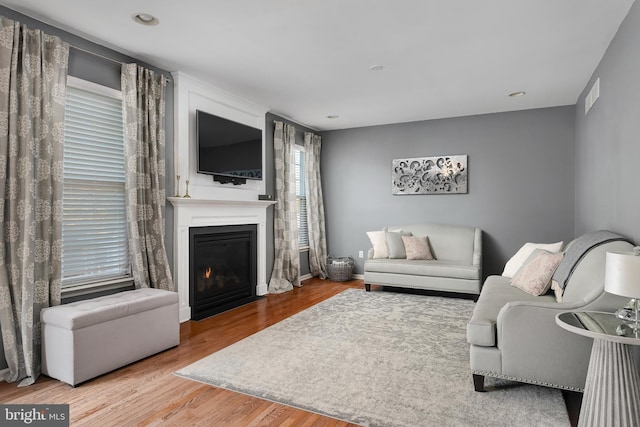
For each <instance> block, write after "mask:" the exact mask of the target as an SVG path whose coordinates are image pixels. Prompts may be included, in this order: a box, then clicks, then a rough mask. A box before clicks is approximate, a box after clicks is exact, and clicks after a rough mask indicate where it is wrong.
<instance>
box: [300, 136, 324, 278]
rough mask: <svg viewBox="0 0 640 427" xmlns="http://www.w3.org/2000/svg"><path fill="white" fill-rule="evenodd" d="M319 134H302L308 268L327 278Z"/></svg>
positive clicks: (314, 273) (313, 274)
mask: <svg viewBox="0 0 640 427" xmlns="http://www.w3.org/2000/svg"><path fill="white" fill-rule="evenodd" d="M321 149H322V141H321V138H320V135H315V134H313V133H311V132H305V134H304V156H305V160H304V161H305V163H304V164H305V179H306V181H307V186H306V188H307V227H308V229H309V269H310V270H311V275H312V276H318V277H320V278H321V279H326V278H327V236H326V232H325V226H324V201H323V198H322V181H321V176H320V151H321Z"/></svg>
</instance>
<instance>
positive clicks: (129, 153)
mask: <svg viewBox="0 0 640 427" xmlns="http://www.w3.org/2000/svg"><path fill="white" fill-rule="evenodd" d="M166 84H167V82H166V79H165V78H164V76H161V75H159V76H156V74H155V73H154V72H153V71H151V70H148V69H146V68H143V67H141V66H139V65H137V64H123V65H122V94H123V97H124V117H125V156H126V163H125V164H126V171H125V182H126V196H127V224H128V231H129V250H130V252H131V268H132V273H133V279H134V283H135V286H136V288H146V287H151V288H159V289H165V290H170V291H174V290H175V288H174V284H173V279H172V277H171V271H170V270H169V261H168V259H167V251H166V247H165V238H164V237H165V219H164V209H165V204H166V190H165V173H166V167H165V130H164V129H165V91H166Z"/></svg>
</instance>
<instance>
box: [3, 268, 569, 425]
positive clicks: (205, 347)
mask: <svg viewBox="0 0 640 427" xmlns="http://www.w3.org/2000/svg"><path fill="white" fill-rule="evenodd" d="M350 287H355V288H363V282H362V281H361V280H352V281H349V282H342V283H336V282H330V281H321V280H317V279H311V280H309V281H306V282H305V283H304V286H303V287H302V288H295V289H294V290H293V291H291V292H287V293H284V294H280V295H268V296H266V297H264V298H262V299H260V300H258V301H255V302H253V303H250V304H247V305H245V306H242V307H239V308H236V309H234V310H230V311H228V312H225V313H221V314H219V315H216V316H213V317H210V318H208V319H205V320H202V321H199V322H185V323H183V324H181V326H180V345H179V346H178V347H176V348H173V349H170V350H167V351H164V352H162V353H160V354H158V355H155V356H152V357H149V358H147V359H144V360H142V361H139V362H136V363H133V364H131V365H129V366H126V367H124V368H121V369H118V370H116V371H114V372H111V373H109V374H105V375H103V376H101V377H99V378H95V379H93V380H90V381H87V382H86V383H84V384H81V385H80V386H78V387H76V388H73V387H71V386H69V385H67V384H64V383H62V382H60V381H57V380H53V379H51V378H48V377H44V376H42V377H40V378H39V379H38V381H37V382H36V384H34V385H32V386H30V387H21V388H18V387H17V386H16V384H7V383H4V382H0V403H31V404H38V403H68V404H69V405H70V416H71V425H74V426H92V427H93V426H99V427H101V426H147V425H162V426H165V425H167V426H180V427H182V426H234V427H236V426H351V425H352V424H349V423H345V422H342V421H338V420H334V419H332V418H328V417H323V416H320V415H317V414H312V413H309V412H305V411H302V410H298V409H293V408H291V407H288V406H284V405H279V404H276V403H271V402H268V401H265V400H261V399H258V398H254V397H249V396H245V395H243V394H239V393H234V392H231V391H226V390H222V389H219V388H214V387H211V386H208V385H204V384H200V383H197V382H194V381H190V380H186V379H183V378H179V377H177V376H175V375H173V372H174V371H176V370H178V369H180V368H182V367H184V366H187V365H189V364H191V363H193V362H195V361H197V360H199V359H201V358H203V357H205V356H207V355H209V354H211V353H213V352H215V351H217V350H220V349H222V348H224V347H227V346H229V345H230V344H233V343H234V342H236V341H240V340H241V339H243V338H245V337H247V336H249V335H251V334H254V333H255V332H258V331H260V330H262V329H264V328H266V327H268V326H271V325H273V324H274V323H277V322H279V321H280V320H282V319H285V318H287V317H289V316H292V315H293V314H295V313H298V312H300V311H302V310H304V309H306V308H308V307H310V306H312V305H314V304H317V303H319V302H321V301H323V300H325V299H327V298H330V297H332V296H333V295H336V294H337V293H339V292H342V291H343V290H345V289H347V288H350ZM372 290H379V287H372ZM470 387H471V385H470ZM566 398H567V396H565V399H566ZM577 411H579V402H578V406H577V408H575V407H573V408H571V407H570V409H569V413H570V415H571V416H572V419H571V425H573V426H575V425H576V422H577Z"/></svg>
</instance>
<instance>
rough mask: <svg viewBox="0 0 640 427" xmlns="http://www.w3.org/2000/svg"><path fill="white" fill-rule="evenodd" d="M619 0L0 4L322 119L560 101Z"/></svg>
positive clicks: (320, 123)
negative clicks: (138, 19)
mask: <svg viewBox="0 0 640 427" xmlns="http://www.w3.org/2000/svg"><path fill="white" fill-rule="evenodd" d="M633 1H634V0H482V1H479V0H393V1H391V0H186V1H184V0H183V1H169V0H108V1H106V0H105V1H101V2H96V1H86V0H51V1H43V0H0V3H2V4H3V5H5V6H7V7H9V8H11V9H13V10H16V11H18V12H22V13H24V14H26V15H29V16H31V17H34V18H36V19H39V20H41V21H43V22H46V23H48V24H51V25H54V26H56V27H58V28H62V29H65V30H67V31H69V32H72V33H74V34H77V35H80V36H83V37H85V38H87V39H89V40H92V41H95V42H97V43H99V44H102V45H105V46H107V47H111V48H113V49H115V50H118V51H120V52H122V53H125V54H128V55H131V56H133V57H136V58H139V59H140V60H143V61H146V62H148V63H150V64H153V65H156V66H158V67H160V68H163V69H166V70H168V71H184V72H185V73H187V74H190V75H192V76H194V77H197V78H200V79H202V80H205V81H207V82H209V83H211V84H213V85H214V86H216V87H218V88H220V89H223V90H225V91H228V92H230V93H232V94H234V95H236V96H240V97H242V98H245V99H247V100H250V101H253V102H255V103H258V104H260V105H263V106H265V107H267V108H268V109H270V110H271V111H272V112H274V113H276V114H279V115H283V116H285V117H289V118H291V119H293V120H295V121H298V122H300V123H303V124H306V125H308V126H310V127H313V128H315V129H317V130H328V129H343V128H351V127H360V126H369V125H378V124H387V123H397V122H408V121H416V120H425V119H436V118H444V117H456V116H466V115H474V114H483V113H494V112H502V111H512V110H523V109H530V108H542V107H551V106H559V105H573V104H575V103H576V101H577V99H578V96H579V95H580V93H581V91H582V90H583V89H584V87H585V85H586V84H587V83H588V80H589V78H590V76H591V74H592V73H593V71H594V70H595V68H596V66H597V65H598V63H599V62H600V59H601V58H602V55H603V54H604V52H605V50H606V49H607V46H608V45H609V43H610V41H611V40H612V38H613V36H614V35H615V33H616V31H617V30H618V27H619V25H620V23H621V22H622V20H623V19H624V17H625V16H626V15H627V13H628V11H629V8H630V7H631V5H632V4H633ZM140 12H144V13H149V14H152V15H154V16H156V17H157V18H158V19H159V21H160V23H159V25H157V26H143V25H140V24H137V23H135V22H134V21H133V19H132V15H134V14H136V13H140ZM372 65H383V66H384V68H383V70H381V71H372V70H370V67H371V66H372ZM515 91H526V95H525V96H521V97H509V96H508V94H509V93H511V92H515ZM331 115H338V116H339V118H328V117H327V116H331Z"/></svg>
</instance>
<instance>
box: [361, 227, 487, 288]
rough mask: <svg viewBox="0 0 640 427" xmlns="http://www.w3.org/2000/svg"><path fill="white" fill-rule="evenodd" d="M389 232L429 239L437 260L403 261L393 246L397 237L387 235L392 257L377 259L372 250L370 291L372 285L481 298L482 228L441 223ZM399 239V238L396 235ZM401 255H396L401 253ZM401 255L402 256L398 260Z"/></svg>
mask: <svg viewBox="0 0 640 427" xmlns="http://www.w3.org/2000/svg"><path fill="white" fill-rule="evenodd" d="M383 231H384V232H385V233H403V234H407V235H411V236H427V237H428V242H429V245H430V249H431V253H432V255H433V257H434V258H435V259H434V260H410V259H406V258H402V257H401V255H402V250H400V251H396V250H394V248H393V247H392V246H393V245H394V243H393V242H394V241H396V242H397V241H398V240H397V238H396V239H395V240H394V239H391V237H393V236H389V235H387V242H388V245H389V246H390V247H388V248H387V249H388V253H389V255H390V256H391V257H387V258H374V257H373V256H374V251H373V248H372V249H371V250H369V254H368V259H367V260H366V261H365V263H364V283H365V288H366V290H370V289H371V285H372V284H376V285H383V286H392V287H402V288H414V289H427V290H435V291H444V292H455V293H463V294H471V295H478V294H479V293H480V284H481V281H482V231H481V230H480V229H479V228H473V227H462V226H455V225H438V224H410V225H399V226H391V227H387V228H385V229H384V230H383ZM395 237H397V236H395ZM398 252H399V255H394V253H396V254H397V253H398ZM397 256H400V257H397Z"/></svg>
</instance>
